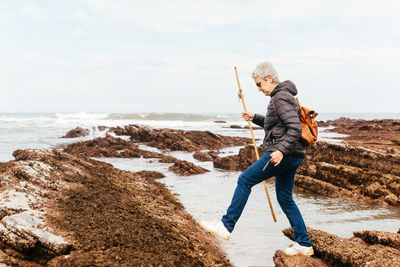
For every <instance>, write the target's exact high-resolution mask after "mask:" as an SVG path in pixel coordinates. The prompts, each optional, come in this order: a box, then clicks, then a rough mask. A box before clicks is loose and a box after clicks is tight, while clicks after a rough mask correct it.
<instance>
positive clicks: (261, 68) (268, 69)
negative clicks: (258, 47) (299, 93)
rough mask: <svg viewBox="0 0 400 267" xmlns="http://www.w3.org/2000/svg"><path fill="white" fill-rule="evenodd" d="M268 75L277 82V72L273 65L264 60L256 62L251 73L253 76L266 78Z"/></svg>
mask: <svg viewBox="0 0 400 267" xmlns="http://www.w3.org/2000/svg"><path fill="white" fill-rule="evenodd" d="M268 75H271V77H272V81H273V82H277V83H279V78H278V73H277V72H276V70H275V68H274V66H272V64H271V63H269V62H266V61H265V62H261V63H260V64H258V65H257V67H256V69H255V70H254V71H253V74H252V76H253V78H255V77H259V78H261V79H266V77H267V76H268Z"/></svg>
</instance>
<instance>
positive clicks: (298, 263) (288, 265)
mask: <svg viewBox="0 0 400 267" xmlns="http://www.w3.org/2000/svg"><path fill="white" fill-rule="evenodd" d="M273 260H274V264H275V266H276V267H328V266H329V265H327V264H326V263H324V262H323V261H322V260H321V259H318V258H315V257H310V256H303V255H295V256H288V255H286V254H285V252H283V251H282V250H277V251H276V252H275V255H274V257H273Z"/></svg>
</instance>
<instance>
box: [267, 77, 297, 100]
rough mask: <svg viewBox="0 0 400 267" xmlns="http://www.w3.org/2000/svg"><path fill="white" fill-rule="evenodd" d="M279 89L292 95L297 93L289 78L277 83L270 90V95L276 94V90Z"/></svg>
mask: <svg viewBox="0 0 400 267" xmlns="http://www.w3.org/2000/svg"><path fill="white" fill-rule="evenodd" d="M281 90H285V91H288V92H289V93H291V94H292V95H294V96H295V95H297V88H296V85H294V83H293V82H292V81H289V80H287V81H284V82H281V83H279V84H278V86H277V87H275V89H274V90H273V91H272V93H271V96H273V95H274V94H276V93H277V92H278V91H281Z"/></svg>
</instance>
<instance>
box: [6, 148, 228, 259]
mask: <svg viewBox="0 0 400 267" xmlns="http://www.w3.org/2000/svg"><path fill="white" fill-rule="evenodd" d="M13 155H14V157H15V159H16V160H13V161H9V162H5V163H0V173H1V177H2V180H1V187H0V192H1V194H2V198H1V203H0V206H1V214H2V215H1V223H0V236H1V240H2V242H1V243H0V252H1V253H0V259H4V261H3V263H10V264H11V263H13V262H14V263H15V262H16V263H17V264H21V266H38V264H40V265H45V264H47V266H93V265H96V266H128V265H129V266H132V265H134V266H140V265H148V264H154V265H160V264H162V265H171V266H172V265H177V264H178V265H179V264H180V265H186V266H188V265H199V266H203V265H205V266H229V265H230V263H229V261H228V260H227V259H226V257H225V254H224V253H223V252H222V251H221V249H220V248H219V246H218V244H217V243H216V241H215V239H214V238H212V237H211V235H210V234H209V233H206V232H205V231H204V230H203V229H202V228H201V227H200V226H199V225H198V224H197V223H196V222H195V221H194V220H193V219H192V217H191V216H190V215H189V214H188V213H187V212H186V211H185V210H184V208H183V206H182V205H181V204H180V202H178V201H177V200H176V198H175V197H174V196H173V195H172V194H171V193H170V192H169V190H168V189H166V188H165V186H164V185H163V184H160V183H158V182H156V181H155V180H154V179H153V178H152V177H160V173H150V172H148V171H146V172H137V173H132V172H127V171H122V170H119V169H116V168H113V167H112V165H111V164H108V163H104V162H99V161H96V160H93V159H89V158H87V157H82V156H76V155H74V154H69V153H65V152H62V151H58V150H32V149H25V150H17V151H15V152H14V153H13ZM64 254H68V255H67V256H65V255H64Z"/></svg>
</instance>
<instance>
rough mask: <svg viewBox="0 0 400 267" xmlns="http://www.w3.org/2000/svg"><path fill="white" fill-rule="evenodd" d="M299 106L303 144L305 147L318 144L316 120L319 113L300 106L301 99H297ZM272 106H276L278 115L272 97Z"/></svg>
mask: <svg viewBox="0 0 400 267" xmlns="http://www.w3.org/2000/svg"><path fill="white" fill-rule="evenodd" d="M296 100H297V104H298V105H299V108H300V114H299V118H300V123H301V127H302V131H301V139H302V140H303V144H304V146H305V147H308V146H311V145H313V144H315V142H317V138H318V124H317V121H316V120H315V118H316V117H317V115H318V113H317V112H315V111H314V110H311V109H309V108H306V107H303V106H301V105H300V102H299V99H298V98H297V97H296ZM272 105H273V106H274V110H275V112H276V113H278V112H277V111H276V108H275V103H274V98H273V97H272Z"/></svg>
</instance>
